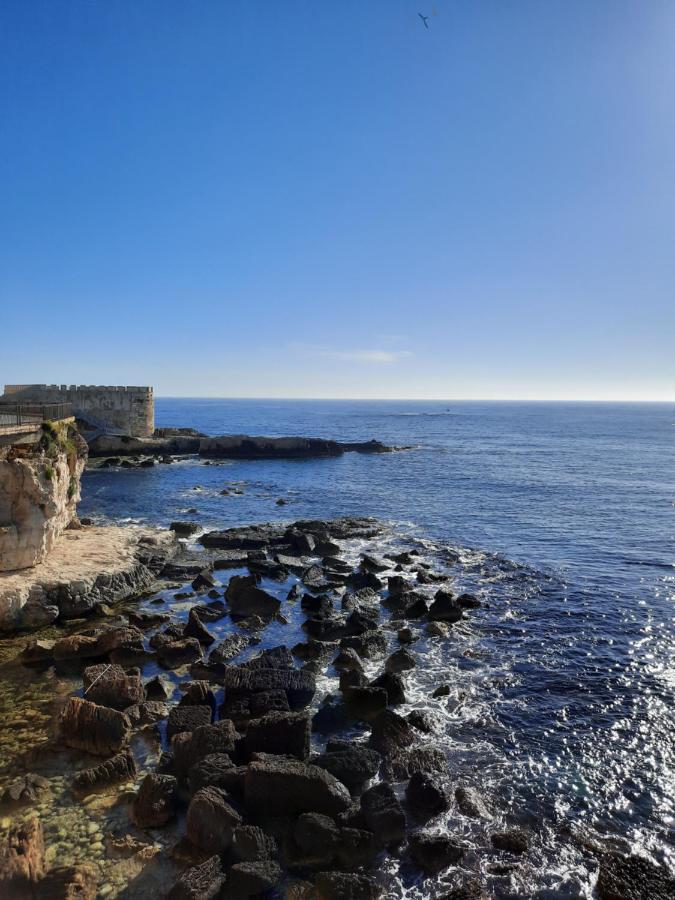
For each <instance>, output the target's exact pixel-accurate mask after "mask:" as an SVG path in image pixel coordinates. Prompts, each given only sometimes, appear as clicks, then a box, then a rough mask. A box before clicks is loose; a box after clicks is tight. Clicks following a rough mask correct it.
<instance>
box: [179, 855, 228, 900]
mask: <svg viewBox="0 0 675 900" xmlns="http://www.w3.org/2000/svg"><path fill="white" fill-rule="evenodd" d="M224 884H225V875H224V874H223V869H222V865H221V862H220V857H219V856H217V855H216V856H212V857H211V858H210V859H207V860H206V861H205V862H203V863H201V865H198V866H192V868H190V869H186V870H185V872H183V873H182V875H181V876H180V878H179V879H178V881H177V882H176V883H175V884H174V886H173V887H172V889H171V891H170V892H169V897H168V900H216V898H217V897H219V896H220V892H221V890H222V888H223V885H224Z"/></svg>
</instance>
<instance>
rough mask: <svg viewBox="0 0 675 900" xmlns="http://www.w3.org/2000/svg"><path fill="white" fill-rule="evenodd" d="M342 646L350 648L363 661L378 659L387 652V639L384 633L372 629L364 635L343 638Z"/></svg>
mask: <svg viewBox="0 0 675 900" xmlns="http://www.w3.org/2000/svg"><path fill="white" fill-rule="evenodd" d="M340 646H341V647H343V648H344V647H350V648H351V649H352V650H355V651H356V652H357V653H358V654H359V656H360V657H362V658H363V659H377V657H378V656H382V655H383V654H384V653H386V652H387V638H386V635H385V634H383V632H381V631H376V630H374V629H370V630H368V631H364V632H363V634H359V635H349V636H347V637H343V638H342V640H341V641H340Z"/></svg>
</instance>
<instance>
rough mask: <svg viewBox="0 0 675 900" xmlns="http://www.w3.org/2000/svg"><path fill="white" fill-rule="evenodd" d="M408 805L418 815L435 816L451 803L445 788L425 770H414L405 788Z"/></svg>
mask: <svg viewBox="0 0 675 900" xmlns="http://www.w3.org/2000/svg"><path fill="white" fill-rule="evenodd" d="M405 798H406V800H407V802H408V806H409V807H410V809H411V810H412V812H414V813H415V815H418V816H433V815H436V813H439V812H442V811H443V810H444V809H447V808H448V807H449V805H450V800H449V799H448V795H447V793H446V792H445V790H444V789H443V788H442V787H441V786H440V785H439V784H437V783H436V782H435V781H434V779H433V778H431V777H430V776H429V775H427V774H426V773H425V772H414V773H413V775H412V776H411V778H410V781H409V782H408V785H407V787H406V789H405Z"/></svg>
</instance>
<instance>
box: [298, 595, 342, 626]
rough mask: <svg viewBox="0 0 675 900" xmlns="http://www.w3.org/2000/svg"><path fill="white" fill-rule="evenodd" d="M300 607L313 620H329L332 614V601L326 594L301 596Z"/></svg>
mask: <svg viewBox="0 0 675 900" xmlns="http://www.w3.org/2000/svg"><path fill="white" fill-rule="evenodd" d="M300 606H301V607H302V609H304V610H305V612H307V613H311V615H312V617H313V618H319V619H321V618H331V616H332V613H333V601H332V600H331V598H330V597H329V596H328V595H327V594H303V595H302V600H301V601H300ZM340 621H341V624H342V620H340Z"/></svg>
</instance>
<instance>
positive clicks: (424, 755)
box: [382, 746, 448, 781]
mask: <svg viewBox="0 0 675 900" xmlns="http://www.w3.org/2000/svg"><path fill="white" fill-rule="evenodd" d="M447 767H448V764H447V760H446V757H445V753H444V752H443V751H442V750H441V749H440V748H439V747H428V746H424V747H420V746H417V747H416V746H411V747H398V748H396V749H393V750H392V751H391V752H390V753H389V754H387V756H386V758H385V761H384V763H383V766H382V777H383V778H387V779H389V780H390V781H405V780H406V779H408V778H410V777H411V776H412V775H414V774H415V772H424V773H425V774H427V775H433V774H437V775H441V774H443V773H444V772H446V771H447Z"/></svg>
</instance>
